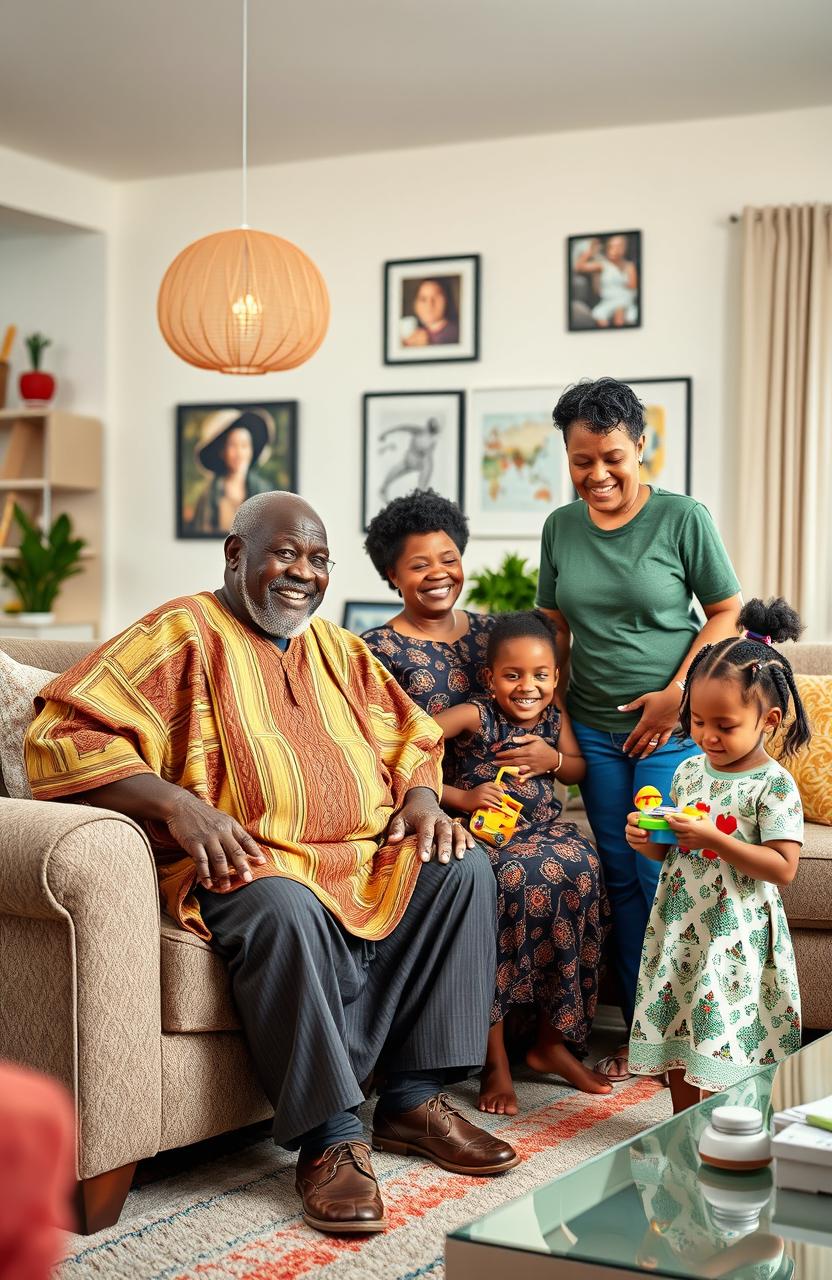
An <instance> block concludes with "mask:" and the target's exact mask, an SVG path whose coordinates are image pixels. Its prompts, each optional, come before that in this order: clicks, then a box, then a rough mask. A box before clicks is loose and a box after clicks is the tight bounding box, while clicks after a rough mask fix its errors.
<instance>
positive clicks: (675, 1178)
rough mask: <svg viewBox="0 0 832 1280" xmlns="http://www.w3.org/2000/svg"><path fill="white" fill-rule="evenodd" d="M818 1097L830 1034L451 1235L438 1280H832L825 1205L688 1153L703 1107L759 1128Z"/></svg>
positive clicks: (831, 1056)
mask: <svg viewBox="0 0 832 1280" xmlns="http://www.w3.org/2000/svg"><path fill="white" fill-rule="evenodd" d="M828 1094H832V1035H826V1036H823V1037H822V1038H821V1039H819V1040H815V1041H814V1042H813V1043H812V1044H810V1045H807V1046H806V1047H805V1048H803V1049H801V1050H800V1051H799V1052H798V1053H795V1054H793V1055H792V1056H791V1057H790V1058H789V1059H788V1060H787V1061H786V1062H782V1063H780V1064H779V1065H777V1066H772V1067H765V1068H761V1069H760V1070H759V1071H757V1072H756V1073H755V1074H753V1075H750V1076H749V1077H748V1079H746V1080H744V1081H743V1082H742V1083H741V1084H739V1085H736V1086H734V1088H732V1089H727V1090H725V1092H724V1093H721V1094H718V1095H717V1096H716V1097H713V1098H708V1099H707V1100H706V1101H705V1102H700V1103H699V1105H698V1106H696V1107H692V1108H691V1109H690V1110H689V1111H686V1112H684V1113H683V1114H682V1115H680V1116H674V1117H673V1118H672V1119H670V1120H666V1121H664V1122H663V1123H662V1124H659V1125H656V1127H655V1128H653V1129H648V1130H646V1131H645V1132H644V1133H641V1134H639V1135H638V1136H637V1137H635V1138H632V1139H631V1140H630V1141H629V1142H624V1143H621V1144H620V1145H619V1146H616V1147H612V1148H611V1149H610V1150H609V1151H606V1152H605V1153H604V1154H603V1155H600V1156H595V1157H594V1159H592V1160H588V1161H586V1162H585V1163H584V1164H582V1165H579V1166H578V1167H577V1168H575V1169H571V1170H570V1171H569V1172H568V1173H564V1174H561V1175H560V1177H558V1178H555V1180H554V1181H553V1182H550V1183H548V1184H547V1185H546V1186H544V1187H541V1188H540V1189H539V1190H538V1191H533V1192H530V1193H529V1194H527V1195H525V1196H521V1197H520V1198H519V1199H518V1200H514V1201H512V1202H511V1203H509V1204H506V1205H503V1207H502V1208H500V1209H495V1210H493V1211H492V1212H491V1213H489V1214H486V1216H485V1217H483V1218H480V1219H479V1220H478V1221H477V1222H473V1223H471V1224H470V1225H469V1226H467V1227H462V1228H460V1230H458V1231H455V1232H453V1234H451V1235H449V1236H448V1238H447V1241H446V1248H445V1259H446V1276H447V1280H544V1277H545V1278H546V1280H549V1278H550V1277H553V1276H557V1277H558V1280H614V1277H616V1276H636V1275H644V1274H648V1273H649V1274H652V1275H661V1276H673V1277H681V1278H682V1280H716V1278H717V1277H723V1276H724V1277H730V1278H731V1280H791V1277H793V1276H794V1277H796V1278H797V1280H832V1196H824V1195H812V1194H810V1193H806V1192H798V1191H784V1190H782V1189H778V1188H775V1186H774V1181H773V1177H772V1170H771V1169H763V1170H758V1171H756V1172H754V1173H731V1172H727V1171H723V1170H717V1169H712V1168H708V1167H707V1166H704V1165H702V1164H701V1162H700V1160H699V1155H698V1144H699V1135H700V1134H701V1132H702V1130H703V1129H704V1128H705V1125H706V1124H707V1123H708V1118H709V1116H710V1113H711V1111H713V1109H714V1107H718V1106H724V1105H726V1104H729V1103H730V1104H735V1105H742V1106H756V1107H758V1108H759V1109H760V1110H761V1111H762V1112H763V1115H764V1116H766V1117H767V1118H768V1120H769V1127H770V1122H771V1115H772V1114H773V1112H774V1111H783V1110H785V1109H786V1107H790V1106H795V1105H797V1104H798V1103H801V1102H810V1101H812V1100H813V1099H815V1098H820V1097H823V1096H825V1095H828ZM772 1168H773V1166H772Z"/></svg>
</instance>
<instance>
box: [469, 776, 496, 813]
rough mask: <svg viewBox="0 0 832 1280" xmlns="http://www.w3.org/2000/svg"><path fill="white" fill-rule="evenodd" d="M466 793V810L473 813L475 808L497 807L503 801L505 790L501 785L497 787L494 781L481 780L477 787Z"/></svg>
mask: <svg viewBox="0 0 832 1280" xmlns="http://www.w3.org/2000/svg"><path fill="white" fill-rule="evenodd" d="M466 795H467V797H468V812H469V813H473V812H474V810H475V809H499V807H500V805H501V804H502V803H503V797H504V795H505V791H504V790H503V788H502V787H498V786H497V784H496V782H481V783H480V785H479V786H478V787H473V788H472V789H471V790H470V791H467V792H466Z"/></svg>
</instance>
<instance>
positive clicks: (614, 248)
mask: <svg viewBox="0 0 832 1280" xmlns="http://www.w3.org/2000/svg"><path fill="white" fill-rule="evenodd" d="M641 272H642V255H641V232H640V231H595V232H592V233H591V234H589V235H581V236H570V237H569V239H568V240H567V242H566V279H567V289H568V297H567V302H566V326H567V328H568V329H570V330H571V331H573V332H575V333H582V332H584V331H588V330H590V329H637V328H638V327H639V326H640V325H641V313H642V306H641Z"/></svg>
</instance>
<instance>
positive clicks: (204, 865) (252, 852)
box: [165, 790, 266, 889]
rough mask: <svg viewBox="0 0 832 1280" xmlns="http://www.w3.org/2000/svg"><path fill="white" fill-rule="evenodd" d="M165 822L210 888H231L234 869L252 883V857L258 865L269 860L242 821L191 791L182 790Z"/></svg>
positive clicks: (242, 878)
mask: <svg viewBox="0 0 832 1280" xmlns="http://www.w3.org/2000/svg"><path fill="white" fill-rule="evenodd" d="M165 822H166V825H167V828H168V831H169V832H170V834H171V835H172V836H173V838H174V840H175V841H176V843H177V844H178V845H180V847H181V848H182V849H184V851H185V853H187V855H188V857H189V858H192V859H193V862H194V865H195V866H196V877H197V880H198V881H199V883H200V884H201V885H204V886H205V888H206V889H212V888H214V886H216V887H217V888H219V889H230V888H231V875H232V874H233V872H234V871H236V873H237V875H238V876H239V877H240V879H241V880H242V881H243V883H244V884H249V883H250V882H251V880H252V878H253V877H252V874H251V869H250V867H249V860H251V861H252V862H254V863H256V864H257V865H258V866H263V864H264V863H265V861H266V858H265V855H264V854H263V853H262V851H261V849H260V846H259V845H258V843H257V841H256V840H255V839H254V837H253V836H250V835H249V834H248V832H247V831H246V830H245V828H244V827H241V826H240V824H239V822H235V821H234V819H233V818H231V817H229V815H228V814H227V813H221V812H220V810H219V809H215V808H213V806H212V805H210V804H206V803H205V801H204V800H200V799H199V797H198V796H195V795H193V794H192V793H191V792H190V791H185V790H180V794H179V795H177V796H176V797H175V798H174V800H173V805H172V808H171V812H170V816H169V817H167V818H166V819H165ZM229 864H230V865H229ZM232 868H233V871H232Z"/></svg>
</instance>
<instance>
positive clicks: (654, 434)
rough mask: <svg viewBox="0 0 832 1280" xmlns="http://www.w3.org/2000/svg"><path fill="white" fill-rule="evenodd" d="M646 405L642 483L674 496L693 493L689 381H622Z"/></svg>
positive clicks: (642, 379) (638, 379)
mask: <svg viewBox="0 0 832 1280" xmlns="http://www.w3.org/2000/svg"><path fill="white" fill-rule="evenodd" d="M622 381H623V382H626V383H627V385H628V386H629V387H632V388H633V391H634V392H635V393H636V395H637V396H638V398H639V400H640V401H641V402H642V404H643V405H644V421H645V437H646V438H645V442H644V459H643V462H642V466H641V479H642V481H643V482H644V483H645V484H652V485H656V486H657V487H658V488H659V489H670V490H671V492H673V493H690V486H691V409H692V403H693V388H692V383H691V380H690V378H623V379H622Z"/></svg>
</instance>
